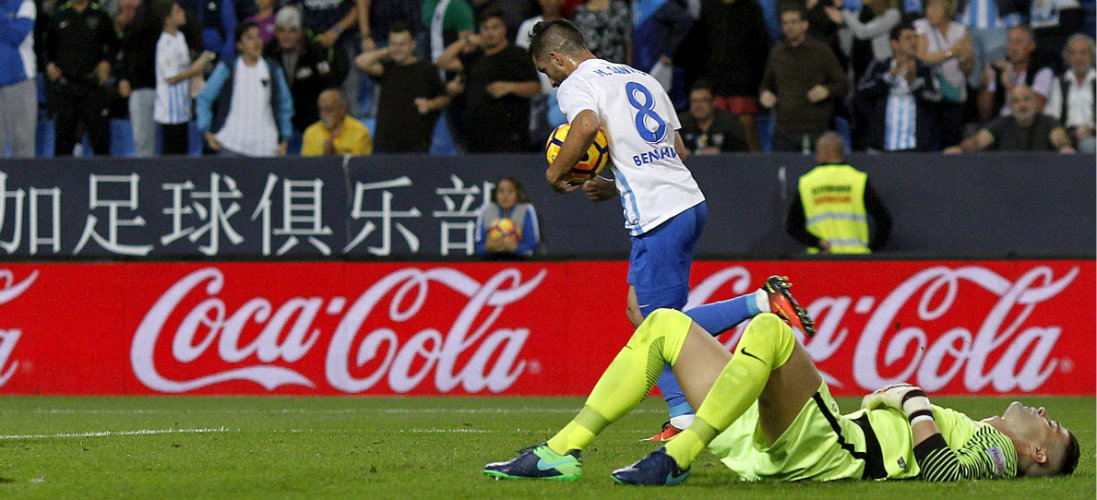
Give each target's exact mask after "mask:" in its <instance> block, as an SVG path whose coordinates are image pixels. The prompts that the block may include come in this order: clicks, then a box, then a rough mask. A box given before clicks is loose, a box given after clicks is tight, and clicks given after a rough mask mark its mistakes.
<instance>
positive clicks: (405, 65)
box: [357, 23, 450, 153]
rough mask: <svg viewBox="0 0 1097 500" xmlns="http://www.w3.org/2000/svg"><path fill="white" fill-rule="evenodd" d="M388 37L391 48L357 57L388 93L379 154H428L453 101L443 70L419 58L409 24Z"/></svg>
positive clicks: (381, 107)
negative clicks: (436, 127)
mask: <svg viewBox="0 0 1097 500" xmlns="http://www.w3.org/2000/svg"><path fill="white" fill-rule="evenodd" d="M388 33H389V35H388V36H389V38H388V47H385V48H383V49H374V50H371V51H369V52H366V53H364V54H362V55H360V56H358V59H357V63H358V67H359V68H361V69H362V70H363V71H365V72H366V74H368V75H370V76H371V77H373V78H374V80H375V81H376V82H378V83H380V84H381V86H382V87H383V88H384V89H385V91H384V92H382V93H381V100H380V102H379V103H378V108H377V130H376V140H375V141H374V148H375V150H376V151H377V152H378V153H412V152H417V153H426V152H428V151H430V143H431V137H432V135H433V133H434V125H435V123H437V122H438V115H439V113H440V111H441V110H442V109H445V107H446V106H449V103H450V97H449V95H447V94H446V88H445V85H443V84H442V80H441V79H439V78H438V68H436V67H435V66H434V65H433V64H431V63H429V62H427V61H423V60H421V59H418V58H416V57H415V45H416V42H415V38H414V37H413V36H412V33H411V30H410V29H409V28H408V26H407V25H406V24H403V23H396V24H393V25H392V26H391V28H389V30H388Z"/></svg>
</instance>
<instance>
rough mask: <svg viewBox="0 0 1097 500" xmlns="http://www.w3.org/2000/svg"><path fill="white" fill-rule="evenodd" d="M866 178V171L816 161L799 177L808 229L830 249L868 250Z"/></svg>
mask: <svg viewBox="0 0 1097 500" xmlns="http://www.w3.org/2000/svg"><path fill="white" fill-rule="evenodd" d="M866 182H868V174H865V173H864V172H861V171H860V170H857V169H855V168H853V167H851V166H849V165H819V166H817V167H815V168H813V169H811V171H810V172H808V173H806V174H804V175H803V176H801V177H800V186H799V190H800V201H801V202H802V203H803V204H804V219H805V220H806V224H807V230H808V232H809V233H811V234H814V235H815V236H817V237H818V238H819V239H821V240H824V241H826V242H827V243H828V244H830V251H831V253H869V249H868V214H867V213H866V212H865V183H866ZM809 251H811V252H818V249H815V248H812V249H810V250H809Z"/></svg>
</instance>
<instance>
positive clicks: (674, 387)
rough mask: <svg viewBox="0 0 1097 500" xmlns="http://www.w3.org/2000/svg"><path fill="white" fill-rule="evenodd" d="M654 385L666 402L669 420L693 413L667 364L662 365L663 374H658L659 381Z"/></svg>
mask: <svg viewBox="0 0 1097 500" xmlns="http://www.w3.org/2000/svg"><path fill="white" fill-rule="evenodd" d="M656 384H657V385H658V386H659V390H660V391H662V392H663V399H665V400H667V408H669V409H670V418H674V417H677V416H679V415H688V414H690V413H693V408H691V407H690V406H689V402H687V401H686V395H685V394H684V393H683V392H682V386H680V385H678V379H677V378H674V372H673V371H671V369H670V365H669V364H666V365H663V372H662V373H660V374H659V381H658V382H657V383H656Z"/></svg>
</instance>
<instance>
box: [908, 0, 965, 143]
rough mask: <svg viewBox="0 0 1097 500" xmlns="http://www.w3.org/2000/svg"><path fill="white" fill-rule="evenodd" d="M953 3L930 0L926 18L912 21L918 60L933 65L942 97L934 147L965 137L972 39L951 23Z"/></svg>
mask: <svg viewBox="0 0 1097 500" xmlns="http://www.w3.org/2000/svg"><path fill="white" fill-rule="evenodd" d="M955 13H956V9H955V4H954V3H953V0H929V1H928V2H927V3H926V17H924V18H922V19H918V20H916V21H914V30H915V31H917V32H918V35H919V40H918V59H920V60H921V61H922V62H924V63H927V64H929V65H931V66H933V69H934V75H935V77H936V78H937V87H938V91H939V92H940V94H941V98H940V103H939V104H938V106H937V120H936V121H937V125H938V128H937V137H936V138H935V139H934V144H935V147H942V148H944V147H949V146H952V145H954V144H956V143H957V142H960V139H962V138H963V137H964V107H965V103H966V102H967V100H968V90H967V83H966V78H967V75H968V74H970V73H971V72H972V71H973V70H974V69H975V62H974V61H975V60H974V59H973V57H972V51H973V49H972V45H971V39H970V38H969V37H968V35H967V32H966V28H964V26H963V25H962V24H960V23H956V22H953V21H952V18H953V16H954V15H955Z"/></svg>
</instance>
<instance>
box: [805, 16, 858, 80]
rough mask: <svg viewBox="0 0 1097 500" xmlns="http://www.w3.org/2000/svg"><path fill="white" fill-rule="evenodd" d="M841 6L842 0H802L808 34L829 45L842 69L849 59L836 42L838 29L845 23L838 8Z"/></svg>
mask: <svg viewBox="0 0 1097 500" xmlns="http://www.w3.org/2000/svg"><path fill="white" fill-rule="evenodd" d="M842 6H843V4H842V0H804V10H805V12H806V14H807V22H808V33H807V34H808V36H809V37H811V38H814V39H816V40H819V41H820V42H823V45H826V46H827V47H830V50H831V51H832V52H834V57H836V58H838V64H840V65H841V66H842V69H846V67H847V66H849V64H848V63H849V59H848V58H847V57H846V53H845V52H843V51H842V47H841V44H839V43H838V30H839V29H841V27H842V24H844V23H845V19H843V18H842V12H841V10H839V9H841V8H842Z"/></svg>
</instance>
